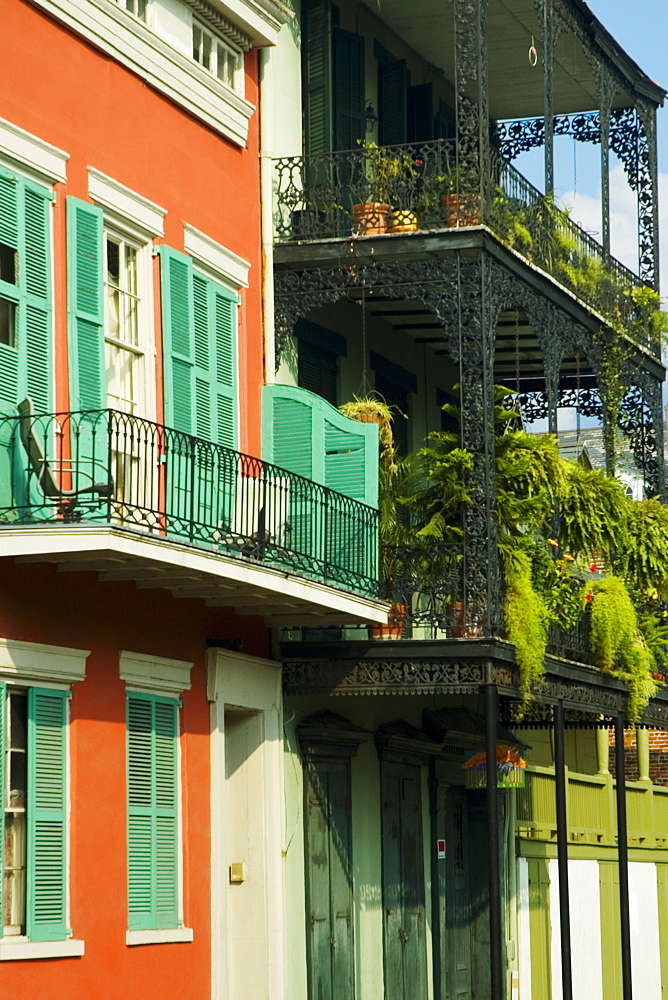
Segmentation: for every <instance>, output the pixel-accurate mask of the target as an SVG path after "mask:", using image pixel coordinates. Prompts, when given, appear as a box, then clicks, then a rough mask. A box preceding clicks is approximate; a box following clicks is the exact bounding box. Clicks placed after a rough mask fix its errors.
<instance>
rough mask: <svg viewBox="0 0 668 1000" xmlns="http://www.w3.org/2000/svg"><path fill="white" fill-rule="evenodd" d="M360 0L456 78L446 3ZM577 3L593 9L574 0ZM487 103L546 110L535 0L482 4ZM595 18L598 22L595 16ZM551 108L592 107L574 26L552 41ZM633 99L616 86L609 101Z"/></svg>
mask: <svg viewBox="0 0 668 1000" xmlns="http://www.w3.org/2000/svg"><path fill="white" fill-rule="evenodd" d="M365 2H366V4H367V5H368V6H369V7H370V8H371V10H373V12H374V14H376V16H377V17H380V18H381V19H382V20H383V21H384V22H385V23H386V24H387V25H388V26H389V27H390V28H391V29H392V30H393V31H394V32H395V33H396V34H397V35H398V36H399V37H401V38H402V39H404V41H406V42H407V43H408V44H409V45H410V46H411V47H412V48H413V49H415V51H416V52H418V53H419V54H420V55H421V56H422V57H423V58H424V59H426V60H427V61H428V62H429V63H431V64H432V65H433V66H435V67H436V68H437V69H440V70H442V72H443V73H444V75H445V77H446V78H447V79H448V80H449V81H450V82H451V83H454V79H455V63H454V46H453V42H452V37H453V12H452V5H451V4H449V3H447V2H445V0H440V2H438V3H435V2H434V0H411V3H410V4H407V3H406V2H405V0H382V4H380V6H379V5H378V4H377V0H365ZM577 7H578V8H579V9H580V10H583V9H584V10H583V13H585V12H586V14H585V16H586V15H587V14H588V16H589V18H590V19H591V17H592V15H591V12H590V11H588V8H586V6H585V5H584V4H583V3H581V2H579V3H578V4H577ZM487 23H488V43H487V44H488V58H489V111H490V117H491V118H492V119H496V120H499V119H508V118H510V119H514V118H534V117H541V116H542V115H543V112H544V103H543V73H542V65H541V58H540V57H541V53H540V31H539V27H538V20H537V16H536V10H535V6H534V0H490V3H489V12H488V19H487ZM596 24H597V25H598V22H596ZM595 34H596V37H597V38H598V36H599V34H600V35H601V36H602V40H603V42H606V41H607V42H609V44H608V45H606V46H605V47H606V49H608V50H612V51H611V52H609V54H611V55H613V57H618V58H616V61H617V62H618V63H623V64H628V65H625V68H626V69H627V71H629V67H630V70H631V71H633V70H635V75H637V77H638V79H639V80H640V81H642V82H643V83H644V84H645V85H646V86H645V87H644V89H645V90H647V88H648V87H649V89H650V90H652V89H654V90H655V92H656V93H655V99H657V100H658V101H660V100H661V94H660V89H659V88H658V87H653V85H652V84H651V81H649V80H648V78H647V77H645V75H644V74H643V73H642V72H641V71H640V70H639V69H638V68H637V67H636V66H635V64H634V63H632V62H631V60H630V59H629V58H628V57H627V56H626V54H625V53H624V52H623V51H622V50H621V49H619V47H618V46H617V45H616V43H615V42H614V40H613V39H612V38H611V36H609V35H608V34H607V32H605V30H604V29H603V28H602V27H601V26H600V25H598V29H597V30H596V31H595ZM532 38H533V39H534V44H535V45H536V48H537V49H538V54H539V61H538V65H537V66H535V67H532V66H531V65H530V63H529V46H530V45H531V40H532ZM553 92H554V110H555V113H556V114H570V113H574V112H578V111H591V110H594V109H596V108H597V107H598V98H597V91H596V83H595V80H594V76H593V72H592V68H591V65H590V63H589V61H588V59H587V57H586V55H585V51H584V48H583V46H582V44H581V42H580V41H579V40H578V39H577V38H576V36H575V35H574V34H572V33H568V32H562V34H561V36H560V39H559V44H558V46H557V53H556V64H555V71H554V87H553ZM631 104H633V98H632V97H631V95H630V90H628V89H621V88H620V89H618V90H617V92H616V93H615V95H614V97H613V106H615V107H625V106H628V105H631Z"/></svg>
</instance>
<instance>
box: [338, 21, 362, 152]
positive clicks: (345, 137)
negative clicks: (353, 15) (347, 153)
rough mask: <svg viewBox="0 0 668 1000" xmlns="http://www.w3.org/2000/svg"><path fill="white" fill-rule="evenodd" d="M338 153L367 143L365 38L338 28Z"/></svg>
mask: <svg viewBox="0 0 668 1000" xmlns="http://www.w3.org/2000/svg"><path fill="white" fill-rule="evenodd" d="M333 40H334V46H333V51H334V57H333V63H334V149H357V148H358V145H359V142H360V141H361V140H362V139H364V135H365V122H364V112H365V106H364V36H363V35H356V34H354V33H353V32H352V31H344V30H343V28H334V39H333Z"/></svg>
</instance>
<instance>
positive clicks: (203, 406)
mask: <svg viewBox="0 0 668 1000" xmlns="http://www.w3.org/2000/svg"><path fill="white" fill-rule="evenodd" d="M193 328H194V360H195V365H194V379H195V429H196V433H197V435H198V437H201V438H204V439H205V440H207V441H214V442H215V443H216V444H221V445H224V446H225V447H226V448H235V447H236V444H237V432H236V424H237V419H236V410H237V405H236V354H237V352H236V303H235V302H234V301H232V300H231V297H230V295H229V294H228V293H226V292H225V290H224V289H223V288H222V287H221V286H220V285H217V284H216V282H214V281H210V280H209V279H207V278H204V277H202V276H201V275H199V274H197V273H196V272H195V273H194V274H193Z"/></svg>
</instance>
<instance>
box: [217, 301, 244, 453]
mask: <svg viewBox="0 0 668 1000" xmlns="http://www.w3.org/2000/svg"><path fill="white" fill-rule="evenodd" d="M211 294H212V298H213V310H212V312H213V331H212V332H213V334H214V343H215V366H216V367H215V376H216V377H215V387H216V427H215V436H214V441H217V442H218V444H222V445H225V446H226V447H227V448H236V447H237V440H238V438H237V379H236V373H237V322H236V321H237V303H236V300H235V299H233V298H232V297H231V296H230V295H229V294H228V293H226V292H225V290H224V289H223V288H221V287H220V286H219V285H216V283H215V282H212V283H211Z"/></svg>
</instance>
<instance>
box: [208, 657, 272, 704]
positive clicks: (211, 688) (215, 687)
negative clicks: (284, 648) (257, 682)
mask: <svg viewBox="0 0 668 1000" xmlns="http://www.w3.org/2000/svg"><path fill="white" fill-rule="evenodd" d="M219 668H220V669H219ZM281 669H282V667H281V664H280V663H279V662H278V661H277V660H265V659H264V658H263V657H261V656H251V655H250V654H249V653H237V652H235V651H234V650H232V649H220V648H219V647H218V646H209V648H208V649H207V651H206V697H207V700H208V701H219V700H220V699H221V698H224V697H225V692H224V688H225V681H226V680H227V679H228V678H229V677H231V676H234V678H235V680H238V678H239V677H240V676H243V677H248V678H252V676H253V671H255V674H262V672H266V671H269V675H268V676H272V675H273V674H275V673H278V675H279V676H280V672H281ZM251 686H252V683H251Z"/></svg>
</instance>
